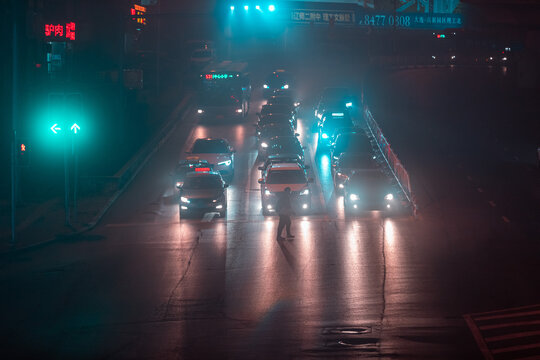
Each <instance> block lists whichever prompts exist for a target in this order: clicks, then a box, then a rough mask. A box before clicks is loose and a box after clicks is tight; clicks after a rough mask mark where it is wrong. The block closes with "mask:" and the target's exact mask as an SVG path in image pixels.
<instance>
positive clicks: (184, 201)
mask: <svg viewBox="0 0 540 360" xmlns="http://www.w3.org/2000/svg"><path fill="white" fill-rule="evenodd" d="M180 201H181V202H183V203H186V204H189V199H188V198H187V197H184V196H181V197H180Z"/></svg>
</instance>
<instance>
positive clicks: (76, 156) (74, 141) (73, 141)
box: [71, 134, 79, 223]
mask: <svg viewBox="0 0 540 360" xmlns="http://www.w3.org/2000/svg"><path fill="white" fill-rule="evenodd" d="M76 136H77V135H74V134H72V135H71V152H72V155H73V221H74V222H75V223H76V222H77V176H78V172H79V154H78V153H77V139H76Z"/></svg>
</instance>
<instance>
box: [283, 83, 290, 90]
mask: <svg viewBox="0 0 540 360" xmlns="http://www.w3.org/2000/svg"><path fill="white" fill-rule="evenodd" d="M281 88H282V89H288V88H289V84H285V85H283V86H282V87H281Z"/></svg>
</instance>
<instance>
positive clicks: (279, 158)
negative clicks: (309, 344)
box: [258, 154, 310, 176]
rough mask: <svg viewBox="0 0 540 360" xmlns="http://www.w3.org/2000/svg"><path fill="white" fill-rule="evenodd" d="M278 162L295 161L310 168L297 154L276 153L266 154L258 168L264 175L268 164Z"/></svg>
mask: <svg viewBox="0 0 540 360" xmlns="http://www.w3.org/2000/svg"><path fill="white" fill-rule="evenodd" d="M280 163H297V164H298V165H300V166H301V167H303V168H304V169H306V170H307V169H309V168H310V166H309V165H306V164H304V160H303V159H302V158H301V157H300V156H298V155H297V154H278V155H270V156H267V157H266V159H265V161H264V163H263V164H262V165H261V166H259V167H258V169H259V170H260V171H261V175H262V176H264V174H265V172H266V169H268V166H270V165H271V164H280Z"/></svg>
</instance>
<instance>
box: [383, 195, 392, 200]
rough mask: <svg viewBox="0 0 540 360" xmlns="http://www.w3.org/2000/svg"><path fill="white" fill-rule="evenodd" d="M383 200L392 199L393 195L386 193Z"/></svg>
mask: <svg viewBox="0 0 540 360" xmlns="http://www.w3.org/2000/svg"><path fill="white" fill-rule="evenodd" d="M384 199H385V200H388V201H392V200H394V195H393V194H386V196H385V197H384Z"/></svg>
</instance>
